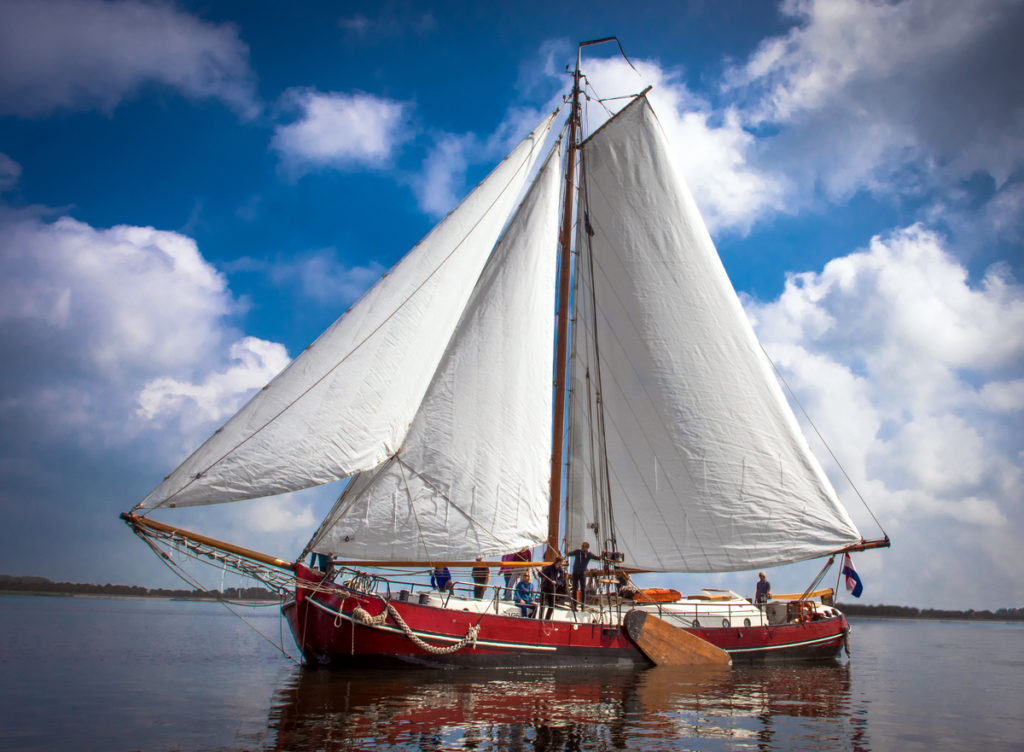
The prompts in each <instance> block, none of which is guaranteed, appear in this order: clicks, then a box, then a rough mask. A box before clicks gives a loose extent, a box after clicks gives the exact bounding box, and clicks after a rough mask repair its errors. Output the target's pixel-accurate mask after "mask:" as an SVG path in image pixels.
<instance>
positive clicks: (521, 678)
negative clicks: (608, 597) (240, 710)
mask: <svg viewBox="0 0 1024 752" xmlns="http://www.w3.org/2000/svg"><path fill="white" fill-rule="evenodd" d="M865 717H866V716H865V714H864V713H863V712H859V711H858V710H857V709H855V708H853V706H852V701H851V694H850V674H849V667H848V666H846V665H839V664H836V663H828V664H817V665H809V666H788V667H758V668H733V669H725V670H723V671H715V672H712V673H696V672H693V671H689V670H687V671H683V670H680V669H668V668H652V669H646V670H635V669H619V670H602V671H580V670H548V671H544V670H522V671H515V672H501V673H498V672H495V671H481V672H474V671H439V672H423V671H415V672H393V671H392V672H359V673H356V672H331V671H316V670H306V669H296V671H295V672H294V673H293V674H292V675H290V676H289V678H288V680H287V681H286V682H285V683H284V684H283V685H282V686H281V687H280V688H279V689H278V691H277V692H276V695H275V698H274V703H273V707H272V708H271V712H270V720H269V729H268V732H269V733H268V736H267V738H268V739H269V740H270V741H268V748H269V749H281V750H321V749H322V750H352V749H360V750H363V749H402V750H456V749H459V750H462V749H465V750H498V749H501V750H582V749H588V750H613V749H615V750H618V749H630V750H654V749H666V748H687V747H699V748H701V749H730V750H731V749H755V750H775V749H778V750H781V749H786V750H791V749H820V748H822V746H827V747H829V748H837V747H838V748H848V749H854V750H857V749H861V748H867V746H868V745H867V744H866V743H865V742H864V739H865V731H866V729H865V728H864V727H863V723H864V719H865Z"/></svg>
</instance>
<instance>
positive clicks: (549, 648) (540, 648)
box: [306, 596, 842, 654]
mask: <svg viewBox="0 0 1024 752" xmlns="http://www.w3.org/2000/svg"><path fill="white" fill-rule="evenodd" d="M306 600H308V601H310V602H311V603H312V604H313V605H314V606H316V607H317V608H319V609H320V610H322V611H325V612H327V613H328V614H330V615H331V616H333V617H335V618H338V617H341V618H342V619H345V620H346V621H350V622H352V623H353V624H356V625H358V626H360V627H366V628H368V629H379V630H381V631H383V632H392V633H394V634H400V635H404V634H405V632H403V631H402V630H401V629H399V628H397V627H392V626H389V625H387V624H364V623H363V622H361V621H356V620H355V619H353V618H352V617H351V616H349V615H348V614H345V613H341V612H340V611H335V610H334V609H333V608H330V607H329V606H325V605H324V604H323V603H320V602H319V601H318V600H316V599H315V598H311V597H308V596H307V598H306ZM412 633H413V634H414V635H416V636H417V637H419V638H420V639H421V640H435V641H437V642H450V643H455V642H459V641H460V640H462V638H461V637H451V636H449V635H441V634H434V633H433V632H418V631H416V630H413V631H412ZM841 637H842V635H826V636H825V637H818V638H815V639H813V640H802V641H800V642H787V643H784V644H782V645H761V646H758V647H752V648H725V651H726V652H727V653H730V654H731V653H756V652H759V651H767V650H786V649H788V648H799V647H805V646H807V645H820V644H822V643H826V642H830V641H832V640H836V639H839V638H841ZM476 644H477V646H480V647H488V648H502V649H506V650H509V649H513V648H515V649H518V650H534V651H537V652H542V653H544V652H548V653H551V652H555V651H556V650H558V648H557V647H556V646H553V645H534V644H531V643H525V642H498V641H495V640H477V641H476Z"/></svg>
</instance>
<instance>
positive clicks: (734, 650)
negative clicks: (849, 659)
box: [725, 634, 842, 653]
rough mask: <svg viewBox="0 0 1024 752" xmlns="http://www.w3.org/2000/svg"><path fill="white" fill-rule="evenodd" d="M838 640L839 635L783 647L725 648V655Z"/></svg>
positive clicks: (792, 643)
mask: <svg viewBox="0 0 1024 752" xmlns="http://www.w3.org/2000/svg"><path fill="white" fill-rule="evenodd" d="M838 639H842V635H841V634H837V635H826V636H825V637H818V638H816V639H813V640H802V641H801V642H787V643H785V644H783V645H763V646H761V647H756V648H726V649H725V651H726V652H727V653H756V652H758V651H762V650H785V649H787V648H801V647H804V646H806V645H820V644H822V643H825V642H831V641H832V640H838Z"/></svg>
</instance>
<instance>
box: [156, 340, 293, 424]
mask: <svg viewBox="0 0 1024 752" xmlns="http://www.w3.org/2000/svg"><path fill="white" fill-rule="evenodd" d="M229 358H230V360H231V365H230V366H229V367H228V368H227V370H225V371H222V372H217V373H209V374H206V375H205V377H204V378H203V380H202V382H201V383H192V382H188V381H182V380H179V379H173V378H168V377H160V378H156V379H153V380H152V381H149V382H148V383H147V384H146V385H145V386H144V387H143V389H142V391H141V392H140V393H139V397H138V404H139V412H140V413H141V414H142V415H143V416H144V417H145V418H146V419H148V420H152V419H153V418H155V417H158V416H162V415H167V414H173V415H186V414H189V413H196V415H197V420H195V422H198V423H203V422H206V421H218V420H221V419H223V418H225V417H227V416H229V415H231V414H232V413H234V412H235V411H236V410H238V408H239V407H241V400H242V397H244V396H246V395H247V394H251V393H252V392H253V391H254V390H256V389H259V388H260V387H262V386H263V385H264V384H266V383H268V382H269V381H270V380H271V379H272V378H273V377H274V376H276V375H277V374H278V373H279V372H280V371H281V370H282V369H283V368H284V367H285V366H286V365H288V362H289V358H288V352H287V351H286V350H285V348H284V346H283V345H281V344H278V343H277V342H267V341H266V340H262V339H257V338H256V337H244V338H242V339H241V340H239V341H238V342H235V343H234V344H233V345H231V349H230V354H229Z"/></svg>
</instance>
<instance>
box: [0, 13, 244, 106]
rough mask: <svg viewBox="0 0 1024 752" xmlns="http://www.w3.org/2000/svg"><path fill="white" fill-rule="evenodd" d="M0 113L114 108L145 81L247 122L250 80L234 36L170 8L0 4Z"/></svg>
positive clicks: (227, 27) (224, 28) (233, 32)
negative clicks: (225, 108)
mask: <svg viewBox="0 0 1024 752" xmlns="http://www.w3.org/2000/svg"><path fill="white" fill-rule="evenodd" d="M0 49H2V50H3V51H4V53H3V54H4V64H3V65H2V66H0V113H3V114H12V115H20V116H23V117H41V116H45V115H48V114H50V113H52V112H53V111H55V110H58V109H69V110H83V109H92V108H95V109H99V110H101V111H103V112H111V111H113V110H114V109H115V108H116V107H117V105H118V104H119V103H120V102H121V101H122V100H124V99H125V98H126V97H129V96H131V95H132V94H133V93H134V92H136V91H137V90H138V89H139V88H140V87H141V86H143V85H144V84H147V83H157V84H163V85H166V86H170V87H172V88H174V89H176V90H178V91H180V92H181V93H183V94H184V95H185V96H188V97H195V98H208V97H212V98H216V99H220V100H222V101H224V102H226V103H227V104H228V105H229V106H231V107H232V108H234V109H235V110H236V111H238V112H239V113H240V114H241V115H243V116H247V117H248V116H253V115H255V114H256V112H257V110H258V107H257V104H256V102H255V95H254V84H253V75H252V72H251V71H250V69H249V64H248V49H247V48H246V46H245V44H244V43H243V42H242V41H241V40H240V39H239V37H238V32H237V30H236V29H235V28H234V27H233V26H231V25H228V24H223V25H217V24H211V23H207V22H204V21H202V20H201V19H199V18H196V17H195V16H192V15H189V14H187V13H185V12H183V11H181V10H179V9H178V8H177V7H175V6H174V5H173V4H171V3H164V2H141V1H140V0H121V1H120V2H108V1H107V0H6V1H5V2H3V3H0Z"/></svg>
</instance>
